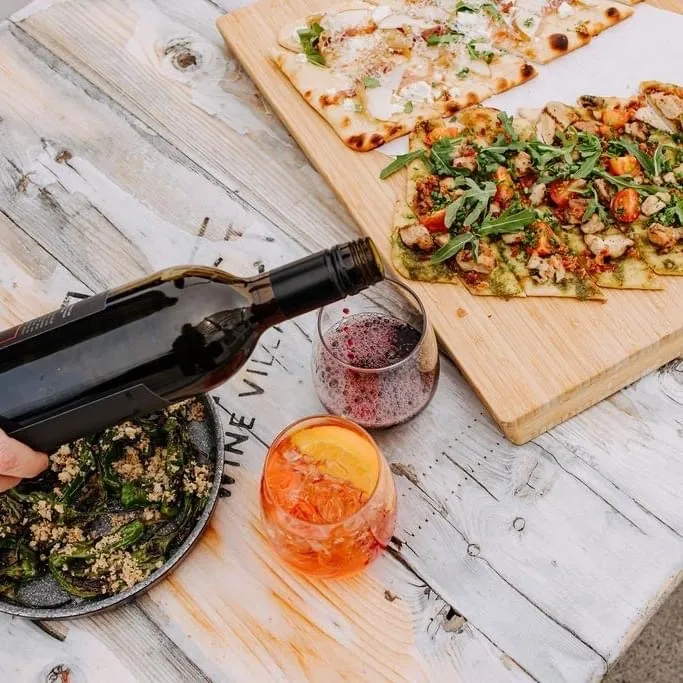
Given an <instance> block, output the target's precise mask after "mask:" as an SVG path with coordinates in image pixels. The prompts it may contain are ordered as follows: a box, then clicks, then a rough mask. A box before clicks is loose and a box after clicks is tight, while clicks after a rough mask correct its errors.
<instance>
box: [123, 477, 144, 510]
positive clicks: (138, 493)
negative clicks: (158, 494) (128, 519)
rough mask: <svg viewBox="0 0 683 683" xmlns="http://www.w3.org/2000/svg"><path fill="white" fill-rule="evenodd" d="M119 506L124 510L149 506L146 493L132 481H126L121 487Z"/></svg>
mask: <svg viewBox="0 0 683 683" xmlns="http://www.w3.org/2000/svg"><path fill="white" fill-rule="evenodd" d="M121 505H123V507H124V508H125V509H126V510H130V509H132V508H141V507H145V506H146V505H149V498H148V493H147V491H145V489H143V488H142V486H140V485H139V484H137V483H136V482H134V481H126V482H124V483H123V485H122V486H121Z"/></svg>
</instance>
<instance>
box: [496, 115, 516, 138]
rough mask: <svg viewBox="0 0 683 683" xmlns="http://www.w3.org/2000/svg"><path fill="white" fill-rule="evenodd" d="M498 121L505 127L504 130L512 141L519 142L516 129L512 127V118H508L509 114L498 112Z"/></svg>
mask: <svg viewBox="0 0 683 683" xmlns="http://www.w3.org/2000/svg"><path fill="white" fill-rule="evenodd" d="M498 120H499V121H500V123H501V125H502V126H503V130H504V131H505V133H506V135H507V136H508V137H509V138H510V140H512V142H517V141H518V140H519V137H518V136H517V133H515V129H514V128H513V127H512V117H511V116H508V114H507V112H504V111H501V112H498Z"/></svg>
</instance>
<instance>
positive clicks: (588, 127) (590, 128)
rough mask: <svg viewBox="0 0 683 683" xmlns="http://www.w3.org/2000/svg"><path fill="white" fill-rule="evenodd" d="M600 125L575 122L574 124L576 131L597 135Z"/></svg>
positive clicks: (596, 122) (588, 122)
mask: <svg viewBox="0 0 683 683" xmlns="http://www.w3.org/2000/svg"><path fill="white" fill-rule="evenodd" d="M600 126H601V124H600V123H599V122H598V121H577V122H576V123H575V124H574V128H576V130H580V131H582V132H584V133H593V135H597V134H598V133H599V132H600Z"/></svg>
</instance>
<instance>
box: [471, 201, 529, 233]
mask: <svg viewBox="0 0 683 683" xmlns="http://www.w3.org/2000/svg"><path fill="white" fill-rule="evenodd" d="M536 220H537V218H536V212H535V211H534V210H533V209H529V208H526V209H520V210H518V211H506V212H505V213H503V214H502V215H501V216H499V217H498V218H491V216H490V215H489V216H487V218H486V219H485V220H484V222H483V223H482V224H481V227H480V228H479V229H478V230H476V233H477V235H479V236H481V237H488V236H489V235H504V234H506V233H511V232H519V231H520V230H523V229H524V228H526V226H527V225H531V223H534V222H535V221H536Z"/></svg>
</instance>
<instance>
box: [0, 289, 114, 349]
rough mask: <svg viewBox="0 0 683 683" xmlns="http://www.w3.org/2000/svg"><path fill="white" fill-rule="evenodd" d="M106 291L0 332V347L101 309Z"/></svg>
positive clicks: (105, 297) (105, 298)
mask: <svg viewBox="0 0 683 683" xmlns="http://www.w3.org/2000/svg"><path fill="white" fill-rule="evenodd" d="M107 294H108V292H102V293H101V294H95V295H93V296H89V297H88V298H87V299H82V300H81V301H77V302H76V303H73V304H67V305H66V306H64V307H63V308H60V309H59V310H58V311H51V312H50V313H47V314H46V315H43V316H41V317H40V318H34V319H33V320H28V321H27V322H25V323H21V325H17V326H16V327H12V328H10V329H9V330H4V331H2V332H0V349H4V348H7V347H9V346H12V345H13V344H16V343H17V342H20V341H25V340H26V339H30V338H31V337H37V336H38V335H40V334H42V333H43V332H47V331H48V330H54V329H55V328H57V327H61V326H62V325H65V324H66V323H72V322H75V321H76V320H80V319H81V318H86V317H88V316H89V315H93V313H98V312H99V311H103V310H104V309H105V308H106V306H107Z"/></svg>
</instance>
